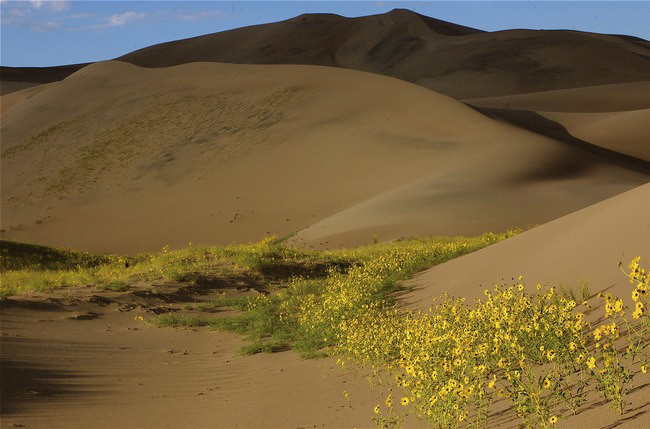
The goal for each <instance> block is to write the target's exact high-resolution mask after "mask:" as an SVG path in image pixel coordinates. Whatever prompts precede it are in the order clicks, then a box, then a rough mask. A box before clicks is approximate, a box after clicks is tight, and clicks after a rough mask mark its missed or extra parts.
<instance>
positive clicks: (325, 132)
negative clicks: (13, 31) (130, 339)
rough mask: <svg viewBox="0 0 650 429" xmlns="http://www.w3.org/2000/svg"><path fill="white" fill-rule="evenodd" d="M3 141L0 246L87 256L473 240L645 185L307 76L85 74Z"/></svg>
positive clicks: (393, 98)
mask: <svg viewBox="0 0 650 429" xmlns="http://www.w3.org/2000/svg"><path fill="white" fill-rule="evenodd" d="M33 124H39V127H38V128H36V129H35V128H34V125H33ZM1 132H2V136H3V152H2V207H3V219H2V229H3V234H4V236H5V237H6V238H14V239H18V240H33V241H36V242H40V243H44V244H49V245H56V246H70V247H74V248H78V249H83V250H90V251H114V252H135V251H144V250H153V249H158V248H160V247H161V246H163V245H165V244H170V245H172V246H179V245H184V244H187V242H188V241H192V242H195V243H208V242H210V243H229V242H233V241H239V242H241V241H248V240H257V239H260V238H261V237H262V236H264V235H266V234H278V235H284V234H287V233H289V232H292V231H296V230H298V229H304V228H307V227H309V228H307V229H304V230H303V231H301V232H300V233H299V234H298V235H297V236H296V237H295V238H294V240H295V241H296V242H297V243H302V244H305V245H322V246H334V245H340V244H360V243H365V242H368V241H370V240H371V239H372V234H373V233H378V234H379V235H380V238H381V239H390V238H397V237H400V236H404V235H417V234H419V235H430V234H473V233H481V232H485V231H487V230H503V229H506V228H508V227H514V226H521V225H525V224H536V223H540V222H546V221H548V220H551V219H554V218H556V217H558V216H561V215H564V214H566V213H569V212H571V211H574V210H577V209H580V208H582V207H585V206H587V205H589V204H593V203H595V202H597V201H600V200H602V199H605V198H607V197H610V196H613V195H615V194H617V193H620V192H623V191H625V190H627V189H630V188H632V187H634V186H638V185H640V184H642V183H645V182H646V181H647V180H648V173H647V172H638V171H632V170H630V169H629V168H625V167H623V166H620V165H612V164H611V162H610V161H609V160H608V159H607V158H606V157H600V156H595V155H591V154H589V153H586V152H584V151H581V150H578V149H575V148H572V147H568V146H567V145H564V144H562V143H559V142H556V141H554V140H551V139H548V138H543V137H540V136H538V135H536V134H533V133H530V132H526V131H522V130H520V129H517V128H516V127H513V126H510V125H508V124H502V123H499V122H496V121H494V120H491V119H489V118H487V117H485V116H483V115H481V114H479V113H477V112H476V111H474V110H473V109H471V108H469V107H467V106H465V105H463V104H462V103H460V102H457V101H455V100H453V99H451V98H449V97H446V96H443V95H440V94H436V93H434V92H431V91H429V90H426V89H424V88H421V87H418V86H416V85H412V84H409V83H406V82H402V81H399V80H396V79H391V78H387V77H382V76H379V75H375V74H367V73H361V72H355V71H349V70H341V69H335V68H329V67H316V66H296V65H283V66H254V65H232V64H214V63H201V64H188V65H183V66H178V67H171V68H161V69H146V68H139V67H136V66H133V65H130V64H125V63H121V62H107V63H97V64H93V65H91V66H88V67H86V68H84V69H82V70H80V71H79V72H77V73H75V74H74V75H72V76H70V77H69V78H68V79H66V80H64V81H62V82H59V83H55V84H52V85H51V86H49V87H47V88H46V89H44V90H43V91H41V92H39V93H38V94H36V95H34V96H32V97H31V98H28V99H26V100H25V101H23V102H22V103H20V104H18V105H16V106H14V107H13V109H12V110H11V111H9V112H7V113H5V114H3V121H2V130H1ZM25 166H29V168H25Z"/></svg>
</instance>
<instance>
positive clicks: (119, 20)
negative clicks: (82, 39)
mask: <svg viewBox="0 0 650 429" xmlns="http://www.w3.org/2000/svg"><path fill="white" fill-rule="evenodd" d="M148 16H149V14H146V13H142V12H133V11H128V12H123V13H116V14H113V15H110V16H106V17H104V18H102V21H103V22H102V23H100V24H94V25H89V26H85V27H78V28H73V29H72V30H82V31H83V30H103V29H106V28H113V27H120V26H123V25H127V24H130V23H132V22H135V21H140V20H143V19H145V18H147V17H148Z"/></svg>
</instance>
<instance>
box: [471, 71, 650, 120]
mask: <svg viewBox="0 0 650 429" xmlns="http://www.w3.org/2000/svg"><path fill="white" fill-rule="evenodd" d="M462 101H463V102H464V103H466V104H469V105H472V106H478V107H494V108H499V109H515V110H530V111H545V112H577V113H602V112H618V111H624V110H640V109H647V108H650V81H648V80H647V79H646V80H645V81H643V82H632V83H620V84H612V85H594V86H582V85H581V86H578V87H576V88H570V89H562V90H556V91H540V92H534V93H522V94H516V95H509V96H504V97H488V98H474V99H465V100H462Z"/></svg>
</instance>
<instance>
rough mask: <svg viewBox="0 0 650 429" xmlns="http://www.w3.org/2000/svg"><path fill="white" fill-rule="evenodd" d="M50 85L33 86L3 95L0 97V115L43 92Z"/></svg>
mask: <svg viewBox="0 0 650 429" xmlns="http://www.w3.org/2000/svg"><path fill="white" fill-rule="evenodd" d="M49 86H50V84H40V83H39V84H34V85H33V86H30V87H27V88H24V89H20V90H18V91H14V92H12V93H10V94H5V95H2V96H1V97H0V115H4V114H5V113H7V112H8V111H10V110H11V109H13V108H14V107H16V106H17V105H19V104H21V103H23V102H25V101H27V100H29V99H30V98H32V97H33V96H35V95H36V94H38V93H40V92H41V91H44V90H45V89H47V88H48V87H49Z"/></svg>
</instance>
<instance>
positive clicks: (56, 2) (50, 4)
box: [27, 0, 72, 13]
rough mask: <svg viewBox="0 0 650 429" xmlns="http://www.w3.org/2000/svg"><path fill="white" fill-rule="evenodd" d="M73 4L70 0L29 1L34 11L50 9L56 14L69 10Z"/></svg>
mask: <svg viewBox="0 0 650 429" xmlns="http://www.w3.org/2000/svg"><path fill="white" fill-rule="evenodd" d="M71 3H72V2H70V1H68V0H27V4H29V6H31V7H32V8H33V9H48V10H50V11H52V12H56V13H58V12H62V11H64V10H66V9H69V8H70V4H71Z"/></svg>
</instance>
